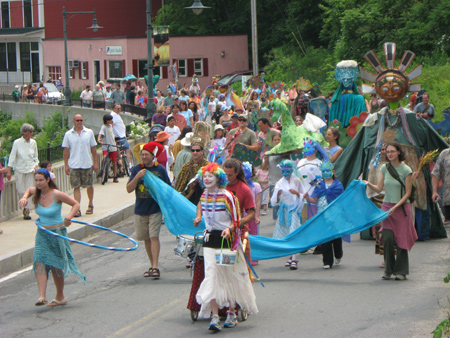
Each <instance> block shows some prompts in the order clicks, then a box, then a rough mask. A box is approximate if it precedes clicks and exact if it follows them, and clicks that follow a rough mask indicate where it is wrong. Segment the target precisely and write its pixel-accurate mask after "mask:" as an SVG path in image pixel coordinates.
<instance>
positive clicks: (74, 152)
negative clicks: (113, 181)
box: [62, 114, 98, 217]
mask: <svg viewBox="0 0 450 338" xmlns="http://www.w3.org/2000/svg"><path fill="white" fill-rule="evenodd" d="M72 122H73V128H72V129H70V130H69V131H68V132H66V134H65V135H64V139H63V143H62V147H63V148H64V166H65V171H66V174H67V175H70V184H71V185H72V188H73V198H74V199H75V200H76V201H77V202H78V203H80V201H81V192H80V188H81V187H83V188H87V189H86V190H87V195H88V199H89V204H88V209H87V211H86V214H87V215H91V214H93V213H94V203H93V199H94V187H93V183H94V176H93V173H92V171H97V169H98V162H97V148H96V146H97V142H95V137H94V133H93V131H92V130H91V129H89V128H86V127H85V126H83V116H82V115H81V114H75V115H74V116H73V121H72ZM80 216H81V211H78V212H77V213H76V215H75V217H80Z"/></svg>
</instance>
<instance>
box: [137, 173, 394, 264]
mask: <svg viewBox="0 0 450 338" xmlns="http://www.w3.org/2000/svg"><path fill="white" fill-rule="evenodd" d="M144 184H145V186H146V187H147V190H148V191H149V192H150V194H151V195H152V197H153V198H154V199H155V201H156V202H157V203H158V204H159V207H160V208H161V212H162V213H163V215H164V224H165V225H166V227H167V229H169V231H170V232H171V233H172V234H174V235H181V234H186V235H194V234H195V233H196V232H198V231H202V230H204V229H205V223H204V220H202V222H201V223H200V225H199V226H198V227H197V228H196V227H194V224H193V219H194V218H195V217H196V212H197V207H196V206H194V205H193V204H192V203H191V202H190V201H189V200H188V199H187V198H186V197H184V196H183V195H181V194H180V193H179V192H178V191H176V190H175V189H174V188H172V187H171V186H169V185H168V184H166V183H164V182H163V181H161V179H159V178H158V177H157V176H155V175H154V174H152V173H150V172H147V173H146V174H145V176H144ZM387 217H389V215H388V214H387V212H385V211H383V210H381V209H378V208H377V206H376V205H375V204H373V203H372V202H371V201H370V200H369V199H368V198H367V196H366V185H365V184H364V183H363V182H361V181H357V180H355V181H353V182H352V183H351V184H350V185H349V186H348V187H347V189H346V190H345V191H344V192H343V193H342V194H341V195H340V196H339V197H337V198H336V199H335V200H334V201H333V202H331V203H330V204H329V205H328V207H326V208H325V209H324V210H323V211H321V212H319V213H318V214H317V215H316V216H315V217H313V218H311V219H310V220H309V221H307V222H306V223H305V224H303V225H302V226H301V227H300V228H298V229H297V230H295V231H293V232H292V233H290V234H289V235H287V236H286V237H284V238H282V239H275V238H271V237H263V236H254V235H249V239H250V245H251V250H252V260H264V259H272V258H278V257H283V256H288V255H292V254H296V253H299V252H302V251H306V250H308V249H309V248H312V247H314V246H317V245H319V244H322V243H326V242H329V241H331V240H333V239H336V238H339V237H342V236H344V235H350V234H353V233H356V232H360V231H363V230H365V229H367V228H370V227H372V226H373V225H375V224H377V223H379V222H381V221H382V220H383V219H385V218H387Z"/></svg>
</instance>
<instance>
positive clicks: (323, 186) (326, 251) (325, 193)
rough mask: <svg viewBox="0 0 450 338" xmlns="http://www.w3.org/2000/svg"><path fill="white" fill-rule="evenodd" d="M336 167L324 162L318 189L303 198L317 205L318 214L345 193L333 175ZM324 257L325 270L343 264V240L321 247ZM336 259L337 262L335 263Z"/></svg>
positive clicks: (336, 240) (335, 240) (338, 239)
mask: <svg viewBox="0 0 450 338" xmlns="http://www.w3.org/2000/svg"><path fill="white" fill-rule="evenodd" d="M333 169H334V166H333V164H332V163H331V162H330V161H326V162H322V165H321V166H320V170H321V172H322V178H323V180H321V181H320V182H319V184H318V186H317V187H315V189H314V191H313V192H312V194H311V196H309V194H308V193H305V195H304V196H303V197H305V199H306V200H307V201H308V202H310V203H317V212H321V211H322V210H324V209H325V208H326V207H327V206H328V204H330V203H331V202H333V201H334V200H335V199H336V198H337V197H338V196H339V195H340V194H342V193H343V192H344V186H343V185H342V183H341V182H339V180H338V179H336V178H335V177H334V174H333ZM320 247H321V250H322V255H323V268H324V269H331V268H332V267H333V263H335V264H336V265H337V264H339V263H340V262H341V259H342V255H343V251H342V238H337V239H334V240H332V241H329V242H327V243H324V244H322V245H321V246H320ZM333 252H334V255H333ZM333 257H334V258H336V261H334V259H333Z"/></svg>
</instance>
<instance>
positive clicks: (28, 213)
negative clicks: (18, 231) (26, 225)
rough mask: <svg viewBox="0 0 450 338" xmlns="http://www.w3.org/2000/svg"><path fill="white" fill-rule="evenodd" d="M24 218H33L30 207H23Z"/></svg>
mask: <svg viewBox="0 0 450 338" xmlns="http://www.w3.org/2000/svg"><path fill="white" fill-rule="evenodd" d="M23 219H25V220H27V221H29V220H30V219H31V216H30V209H26V208H25V209H23Z"/></svg>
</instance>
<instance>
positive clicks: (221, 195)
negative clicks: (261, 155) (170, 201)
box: [194, 163, 258, 331]
mask: <svg viewBox="0 0 450 338" xmlns="http://www.w3.org/2000/svg"><path fill="white" fill-rule="evenodd" d="M198 175H199V177H200V179H201V182H202V185H203V186H204V187H205V191H204V193H203V194H202V196H201V199H200V203H199V204H198V207H197V215H196V218H195V219H194V225H195V226H198V224H199V223H200V222H201V219H202V214H203V216H204V218H205V223H206V234H205V241H204V244H203V256H204V260H205V279H204V280H203V282H202V284H201V285H200V289H199V290H198V292H197V296H196V299H197V303H199V304H200V305H201V306H202V307H201V309H200V313H199V316H200V317H206V318H209V317H210V314H211V312H212V314H213V317H212V320H211V323H210V325H209V329H210V330H212V331H220V330H221V326H220V319H219V308H223V307H228V308H229V310H228V314H227V319H226V321H225V323H224V327H234V326H235V325H236V324H237V318H236V314H235V311H234V309H235V304H238V305H239V306H240V307H241V308H242V309H245V310H247V311H248V312H249V313H253V314H255V313H257V312H258V308H257V306H256V302H255V293H254V291H253V287H252V284H251V281H250V276H249V272H248V269H247V264H246V262H245V258H244V253H243V252H242V248H241V247H240V231H241V229H240V212H239V202H238V200H237V198H236V197H235V196H234V195H233V194H232V193H230V192H229V191H227V190H225V187H226V185H227V183H228V181H227V177H226V174H225V172H224V171H223V170H222V169H221V168H220V167H219V165H218V164H217V163H211V164H208V165H207V166H205V167H202V168H201V170H199V172H198ZM223 240H225V241H228V240H231V241H232V242H233V243H232V245H231V248H232V250H236V251H237V257H236V262H235V264H234V266H233V267H226V266H220V265H217V264H216V259H215V250H216V249H220V247H221V245H222V241H223Z"/></svg>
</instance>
